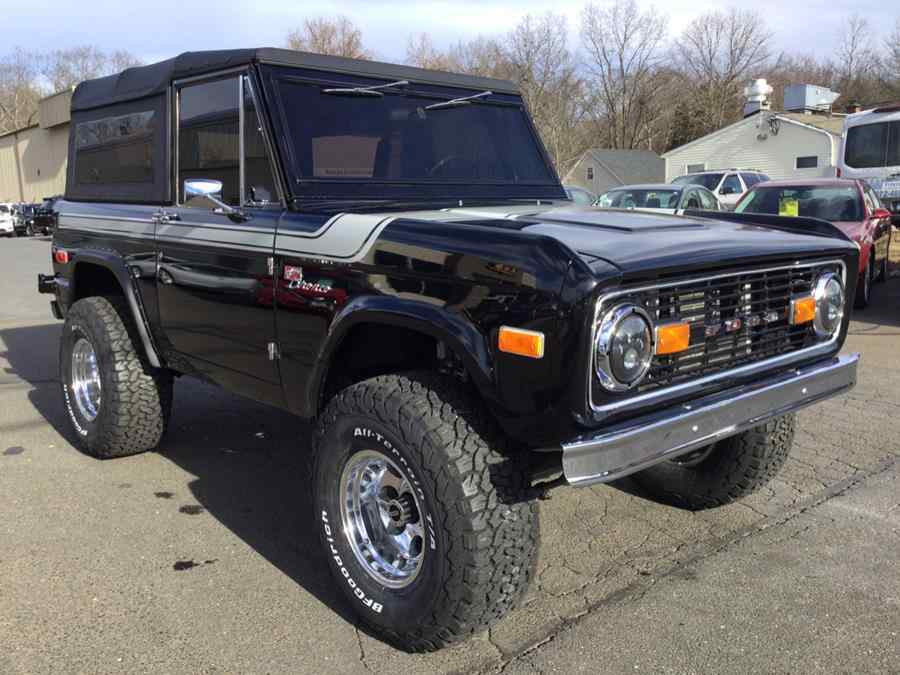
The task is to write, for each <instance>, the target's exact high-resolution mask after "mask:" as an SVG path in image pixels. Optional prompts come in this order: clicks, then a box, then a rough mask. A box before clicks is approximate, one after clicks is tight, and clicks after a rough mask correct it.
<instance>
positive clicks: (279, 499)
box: [0, 239, 900, 674]
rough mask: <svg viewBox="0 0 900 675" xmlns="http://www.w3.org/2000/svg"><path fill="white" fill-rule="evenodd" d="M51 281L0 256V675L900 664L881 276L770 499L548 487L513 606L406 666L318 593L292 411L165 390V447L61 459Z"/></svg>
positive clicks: (894, 377) (899, 513)
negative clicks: (836, 394) (535, 544)
mask: <svg viewBox="0 0 900 675" xmlns="http://www.w3.org/2000/svg"><path fill="white" fill-rule="evenodd" d="M49 267H50V265H49V243H48V242H47V241H46V240H45V239H14V240H3V241H0V673H4V674H6V673H29V674H32V673H50V672H56V673H151V672H152V673H160V672H165V673H191V674H193V673H282V672H291V673H295V672H296V673H301V672H302V673H305V672H329V673H331V672H341V673H344V672H347V673H354V672H366V671H381V672H387V671H396V672H404V673H419V672H422V673H436V672H441V673H443V672H496V671H500V670H503V671H505V672H511V673H519V672H545V671H546V672H626V671H627V672H629V673H633V672H642V671H643V672H673V673H681V672H685V673H694V672H697V673H706V672H716V673H723V672H739V673H745V672H760V673H763V672H765V673H776V672H785V673H787V672H791V673H794V672H856V673H859V672H873V673H875V672H877V673H884V672H900V639H898V633H900V563H898V559H900V490H898V487H900V484H898V475H900V441H898V439H900V434H898V432H900V359H898V356H897V354H898V351H900V302H898V301H900V279H892V280H891V281H889V282H888V283H887V284H882V285H878V286H876V287H875V288H874V290H873V302H872V306H871V307H870V308H869V309H867V310H865V311H863V312H858V313H856V314H855V316H854V321H853V323H852V326H851V331H850V336H849V338H848V342H847V345H846V350H847V351H859V352H861V353H862V363H861V367H860V380H859V384H858V386H857V388H856V389H855V390H853V391H852V392H850V393H849V394H847V395H845V396H842V397H840V398H837V399H833V400H831V401H828V402H826V403H823V404H821V405H819V406H816V407H814V408H811V409H808V410H806V411H804V412H802V413H801V414H800V416H799V422H800V424H799V431H798V434H797V438H796V442H795V447H794V451H793V453H792V455H791V457H790V459H789V460H788V462H787V464H786V466H785V468H784V470H783V471H782V473H781V474H780V475H779V477H778V478H777V479H776V480H775V481H774V482H773V483H772V484H771V485H770V486H769V487H767V488H766V489H764V490H763V491H761V492H760V493H758V494H756V495H754V496H752V497H750V498H748V499H746V500H744V501H742V502H740V503H737V504H733V505H730V506H728V507H725V508H721V509H717V510H714V511H706V512H700V513H690V512H686V511H680V510H678V509H675V508H672V507H668V506H663V505H660V504H656V503H654V502H652V501H649V500H647V499H645V498H643V497H641V496H640V494H639V493H638V492H637V490H636V488H635V487H634V486H633V485H632V484H631V483H629V482H628V481H625V482H623V483H621V484H619V485H615V486H599V487H592V488H583V489H579V490H575V489H561V490H557V491H555V492H554V493H553V496H552V498H551V499H550V500H548V501H545V502H543V503H542V504H541V518H542V522H541V535H542V548H541V554H540V560H539V574H538V578H537V580H536V583H535V584H534V587H533V589H532V591H531V592H530V594H529V596H528V597H527V598H526V601H525V603H524V605H523V606H522V607H521V608H520V609H519V610H517V611H515V612H514V613H512V614H511V615H510V616H509V617H507V619H505V620H504V621H503V622H501V623H500V624H498V625H497V626H495V627H494V628H493V629H492V630H491V631H490V633H489V634H487V635H484V636H481V637H478V638H475V639H472V640H470V641H468V642H466V643H465V644H463V645H459V646H456V647H453V648H450V649H446V650H444V651H442V652H439V653H437V654H429V655H409V654H405V653H402V652H398V651H397V650H394V649H393V648H391V647H389V646H387V645H385V644H383V643H381V642H379V641H378V640H376V639H374V638H373V637H371V636H369V635H368V634H366V632H365V631H364V630H362V629H360V628H358V627H357V626H356V624H355V621H354V615H353V613H352V612H351V610H350V608H349V607H348V606H347V604H346V603H345V602H344V600H343V598H342V596H340V595H339V594H338V593H337V592H336V590H337V589H336V588H335V586H334V585H333V583H332V581H331V577H330V571H329V569H328V567H327V566H326V561H325V560H324V559H323V557H322V556H321V555H320V553H319V549H318V541H317V531H316V529H315V526H314V522H313V518H312V516H311V506H310V498H309V477H308V464H307V462H308V446H309V442H308V439H309V429H308V426H307V425H306V424H304V423H303V422H302V421H300V420H297V419H295V418H293V417H291V416H290V415H287V414H286V413H283V412H280V411H277V410H273V409H270V408H267V407H264V406H262V405H258V404H255V403H253V402H249V401H246V400H243V399H240V398H238V397H235V396H231V395H229V394H226V393H224V392H222V391H220V390H217V389H215V388H213V387H210V386H207V385H205V384H202V383H200V382H197V381H193V380H190V379H188V378H183V379H181V380H179V382H178V383H177V385H176V393H175V408H174V415H173V419H172V424H171V427H170V432H169V434H168V435H167V437H166V439H165V440H164V442H163V444H162V447H161V449H160V451H159V452H154V453H148V454H145V455H141V456H138V457H132V458H128V459H121V460H113V461H98V460H94V459H91V458H89V457H86V456H84V455H82V454H80V453H79V452H78V451H77V450H75V449H74V448H73V447H72V445H71V443H70V442H69V440H70V438H71V435H70V432H69V431H68V430H67V427H66V420H65V413H64V411H63V407H62V403H61V399H60V393H59V384H58V377H57V341H58V336H59V331H60V327H61V323H60V322H57V321H55V320H54V319H53V318H52V316H51V315H50V312H49V307H48V298H47V297H46V296H40V295H38V294H37V291H36V281H35V278H36V274H37V273H38V272H46V271H48V270H49Z"/></svg>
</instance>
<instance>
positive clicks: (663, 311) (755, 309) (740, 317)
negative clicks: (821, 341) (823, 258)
mask: <svg viewBox="0 0 900 675" xmlns="http://www.w3.org/2000/svg"><path fill="white" fill-rule="evenodd" d="M826 269H828V270H833V271H839V269H838V266H836V265H834V264H830V265H827V264H823V265H821V266H816V267H788V268H783V269H775V270H771V269H769V270H763V271H752V270H750V271H746V272H740V273H737V274H734V275H729V276H725V277H717V278H712V279H706V280H700V281H690V280H688V281H685V282H684V283H678V284H675V285H666V286H664V287H660V288H652V289H645V290H641V291H639V292H637V293H636V294H635V296H634V299H635V300H637V301H638V302H639V303H641V304H642V305H643V306H644V307H645V308H646V309H647V311H648V312H649V313H650V315H651V316H653V317H654V318H655V319H656V322H657V324H664V323H666V322H667V321H679V322H688V323H689V324H690V327H691V339H690V347H689V348H688V349H687V350H686V351H683V352H680V353H678V354H673V355H669V356H656V357H654V359H653V362H652V365H651V368H650V371H649V373H648V375H647V378H646V379H645V380H644V382H643V383H642V384H641V385H640V387H639V388H638V392H647V391H652V390H655V389H660V388H663V387H668V386H672V385H676V384H679V383H682V382H685V381H689V380H692V379H695V378H698V377H704V376H707V375H711V374H715V373H718V372H721V371H725V370H728V369H731V368H735V367H737V366H740V365H744V364H747V363H753V362H755V361H761V360H763V359H767V358H770V357H774V356H778V355H780V354H784V353H787V352H791V351H796V350H798V349H803V348H805V347H810V346H813V345H815V344H816V343H817V342H818V339H817V338H816V335H815V333H814V331H813V328H812V325H811V324H805V325H801V326H792V325H791V324H790V322H789V317H788V313H789V310H790V301H791V298H792V297H795V296H799V295H806V294H809V293H810V292H811V290H812V285H813V283H814V281H815V279H816V277H817V276H818V275H819V274H820V273H821V272H822V271H824V270H826Z"/></svg>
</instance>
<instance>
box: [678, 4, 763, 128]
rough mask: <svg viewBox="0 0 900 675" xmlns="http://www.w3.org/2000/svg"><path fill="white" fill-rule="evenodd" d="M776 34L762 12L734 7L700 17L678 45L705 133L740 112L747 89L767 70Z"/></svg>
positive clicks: (682, 64)
mask: <svg viewBox="0 0 900 675" xmlns="http://www.w3.org/2000/svg"><path fill="white" fill-rule="evenodd" d="M771 43H772V33H771V32H770V31H769V29H768V27H767V26H766V24H765V21H764V20H763V18H762V15H760V14H759V13H758V12H755V11H749V10H738V9H732V10H729V11H728V12H709V13H707V14H703V15H702V16H699V17H698V18H696V19H694V20H693V21H692V22H691V23H690V24H688V26H687V28H686V29H685V30H684V32H683V33H682V35H681V37H680V38H679V39H678V41H677V42H676V43H675V58H676V60H677V63H678V65H679V67H680V68H681V70H682V73H683V75H684V77H685V87H686V89H687V88H688V87H689V88H690V89H689V91H690V95H691V97H692V104H693V108H694V110H693V113H692V114H693V115H695V119H696V123H697V126H698V130H699V132H700V133H708V132H710V131H713V130H715V129H719V128H721V127H723V126H724V125H726V124H728V123H730V122H732V121H734V120H736V119H738V118H739V116H740V109H741V106H740V104H741V94H742V88H743V86H744V84H745V82H746V81H747V80H750V79H752V78H754V77H757V76H758V74H759V73H760V72H761V71H764V70H766V68H767V66H768V65H769V62H770V60H771V50H770V45H771Z"/></svg>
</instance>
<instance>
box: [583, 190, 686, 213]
mask: <svg viewBox="0 0 900 675" xmlns="http://www.w3.org/2000/svg"><path fill="white" fill-rule="evenodd" d="M680 197H681V190H644V189H638V190H610V191H609V192H607V193H606V194H605V195H603V196H602V197H600V200H599V202H598V205H599V206H601V207H603V208H607V209H677V208H678V199H679V198H680Z"/></svg>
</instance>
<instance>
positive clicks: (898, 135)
mask: <svg viewBox="0 0 900 675" xmlns="http://www.w3.org/2000/svg"><path fill="white" fill-rule="evenodd" d="M885 164H886V165H887V166H900V122H891V124H890V128H889V130H888V147H887V161H885Z"/></svg>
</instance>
